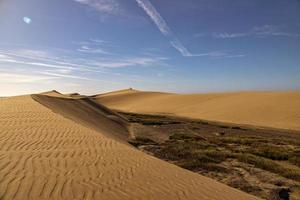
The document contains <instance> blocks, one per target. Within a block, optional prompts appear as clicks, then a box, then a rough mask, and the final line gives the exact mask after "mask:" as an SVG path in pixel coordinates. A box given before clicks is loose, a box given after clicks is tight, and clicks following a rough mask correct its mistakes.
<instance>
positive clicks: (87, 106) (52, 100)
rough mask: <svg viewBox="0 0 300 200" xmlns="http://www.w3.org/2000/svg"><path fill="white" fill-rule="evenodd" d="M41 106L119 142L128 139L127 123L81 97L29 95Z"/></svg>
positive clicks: (50, 94)
mask: <svg viewBox="0 0 300 200" xmlns="http://www.w3.org/2000/svg"><path fill="white" fill-rule="evenodd" d="M31 96H32V98H33V99H34V100H36V101H38V102H39V103H41V104H42V105H44V106H46V107H48V108H50V109H51V110H52V111H53V112H55V113H58V114H60V115H62V116H64V117H66V118H69V119H72V120H73V121H75V122H78V123H80V124H82V125H84V126H86V127H90V128H93V129H95V130H97V131H100V132H102V133H103V134H106V135H107V136H109V137H113V138H114V139H121V140H119V141H124V140H125V141H126V140H127V139H128V137H129V133H128V130H129V129H130V127H129V123H128V122H127V120H126V119H124V118H123V117H122V116H120V115H119V114H117V113H115V112H113V111H112V110H110V109H108V108H107V107H105V106H103V105H101V104H98V103H97V102H95V101H94V100H92V99H91V98H88V97H85V96H81V95H75V96H74V95H73V96H70V95H62V94H60V93H58V92H56V91H54V92H46V93H43V94H35V95H31Z"/></svg>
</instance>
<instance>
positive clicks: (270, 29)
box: [213, 25, 300, 39]
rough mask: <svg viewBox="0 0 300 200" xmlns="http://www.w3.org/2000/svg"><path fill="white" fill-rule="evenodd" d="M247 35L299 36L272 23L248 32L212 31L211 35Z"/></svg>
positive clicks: (225, 37) (234, 36) (221, 36)
mask: <svg viewBox="0 0 300 200" xmlns="http://www.w3.org/2000/svg"><path fill="white" fill-rule="evenodd" d="M249 36H258V37H266V36H281V37H300V34H298V33H290V32H284V31H282V30H281V27H279V26H274V25H264V26H259V27H254V28H253V29H252V30H250V31H248V32H241V33H227V32H224V33H213V37H214V38H218V39H232V38H241V37H249Z"/></svg>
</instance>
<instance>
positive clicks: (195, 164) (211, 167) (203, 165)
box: [180, 159, 228, 173]
mask: <svg viewBox="0 0 300 200" xmlns="http://www.w3.org/2000/svg"><path fill="white" fill-rule="evenodd" d="M180 166H181V167H183V168H185V169H188V170H192V171H199V170H202V171H209V172H212V171H213V172H223V173H225V172H227V171H228V169H226V168H225V167H222V166H219V165H217V164H216V163H211V162H202V161H200V160H197V159H194V160H188V161H185V162H182V163H181V164H180Z"/></svg>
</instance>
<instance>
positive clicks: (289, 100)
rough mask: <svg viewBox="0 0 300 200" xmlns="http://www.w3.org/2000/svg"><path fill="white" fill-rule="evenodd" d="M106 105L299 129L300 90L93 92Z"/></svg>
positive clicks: (147, 111) (124, 109)
mask: <svg viewBox="0 0 300 200" xmlns="http://www.w3.org/2000/svg"><path fill="white" fill-rule="evenodd" d="M94 99H95V100H96V101H98V102H100V103H102V104H104V105H106V106H108V107H109V108H112V109H117V110H122V111H127V112H137V113H150V114H175V115H178V116H183V117H190V118H196V119H204V120H212V121H220V122H228V123H236V124H248V125H254V126H262V127H273V128H283V129H293V130H300V92H240V93H219V94H187V95H182V94H170V93H158V92H142V91H136V90H121V91H116V92H111V93H106V94H102V95H96V96H94Z"/></svg>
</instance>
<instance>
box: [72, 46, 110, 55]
mask: <svg viewBox="0 0 300 200" xmlns="http://www.w3.org/2000/svg"><path fill="white" fill-rule="evenodd" d="M77 51H79V52H83V53H93V54H95V53H96V54H106V55H111V53H109V52H107V51H105V50H103V49H102V48H92V47H89V46H86V45H83V46H81V47H80V48H79V49H77Z"/></svg>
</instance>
